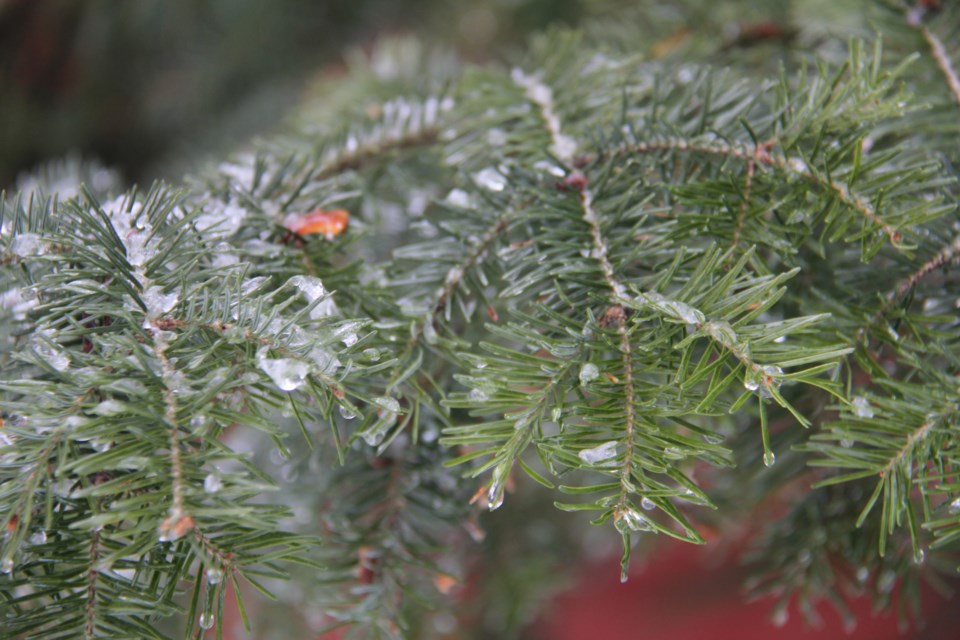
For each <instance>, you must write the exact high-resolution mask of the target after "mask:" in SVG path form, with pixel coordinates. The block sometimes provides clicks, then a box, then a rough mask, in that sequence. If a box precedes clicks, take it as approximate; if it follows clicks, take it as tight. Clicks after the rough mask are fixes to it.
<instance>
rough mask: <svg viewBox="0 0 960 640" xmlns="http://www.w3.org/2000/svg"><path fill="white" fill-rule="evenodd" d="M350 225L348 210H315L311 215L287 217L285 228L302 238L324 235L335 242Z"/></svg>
mask: <svg viewBox="0 0 960 640" xmlns="http://www.w3.org/2000/svg"><path fill="white" fill-rule="evenodd" d="M349 223H350V213H349V212H348V211H347V210H346V209H330V210H329V211H324V210H323V209H314V210H313V211H311V212H310V213H304V214H299V215H298V214H294V215H290V216H287V217H286V218H285V219H284V221H283V226H285V227H286V228H287V229H290V231H293V232H294V233H297V234H300V235H301V236H307V235H313V234H322V235H323V236H324V237H326V239H327V240H333V239H334V237H336V236H338V235H340V234H341V233H343V232H344V230H346V228H347V225H348V224H349Z"/></svg>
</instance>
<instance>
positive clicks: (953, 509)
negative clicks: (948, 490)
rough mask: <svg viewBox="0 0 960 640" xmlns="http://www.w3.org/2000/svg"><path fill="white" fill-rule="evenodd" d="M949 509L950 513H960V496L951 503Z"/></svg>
mask: <svg viewBox="0 0 960 640" xmlns="http://www.w3.org/2000/svg"><path fill="white" fill-rule="evenodd" d="M948 511H950V513H960V498H954V499H953V502H951V503H950V508H949V509H948Z"/></svg>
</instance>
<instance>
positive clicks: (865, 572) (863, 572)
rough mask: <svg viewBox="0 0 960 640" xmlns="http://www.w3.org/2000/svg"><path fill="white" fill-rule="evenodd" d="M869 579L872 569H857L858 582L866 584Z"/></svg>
mask: <svg viewBox="0 0 960 640" xmlns="http://www.w3.org/2000/svg"><path fill="white" fill-rule="evenodd" d="M868 578H870V569H868V568H866V567H860V568H859V569H857V582H859V583H860V584H864V583H865V582H866V581H867V579H868Z"/></svg>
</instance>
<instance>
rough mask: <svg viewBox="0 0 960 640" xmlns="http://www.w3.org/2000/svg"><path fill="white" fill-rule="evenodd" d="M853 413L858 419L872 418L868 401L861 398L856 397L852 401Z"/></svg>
mask: <svg viewBox="0 0 960 640" xmlns="http://www.w3.org/2000/svg"><path fill="white" fill-rule="evenodd" d="M853 413H854V415H856V416H857V417H858V418H872V417H873V415H874V414H873V407H871V406H870V401H869V400H867V399H866V398H864V397H863V396H857V397H855V398H854V399H853Z"/></svg>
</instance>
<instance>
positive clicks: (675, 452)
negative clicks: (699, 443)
mask: <svg viewBox="0 0 960 640" xmlns="http://www.w3.org/2000/svg"><path fill="white" fill-rule="evenodd" d="M663 455H664V457H666V458H669V459H670V460H681V459H683V458H684V453H683V450H682V449H680V447H667V448H666V449H664V450H663Z"/></svg>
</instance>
